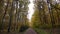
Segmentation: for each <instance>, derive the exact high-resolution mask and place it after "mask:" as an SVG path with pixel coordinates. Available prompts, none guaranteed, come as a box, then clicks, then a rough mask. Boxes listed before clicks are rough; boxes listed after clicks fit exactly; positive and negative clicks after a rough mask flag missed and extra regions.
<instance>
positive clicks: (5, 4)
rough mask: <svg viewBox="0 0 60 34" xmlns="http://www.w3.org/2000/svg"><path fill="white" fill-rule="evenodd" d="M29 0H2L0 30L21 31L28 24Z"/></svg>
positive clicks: (0, 0) (0, 3)
mask: <svg viewBox="0 0 60 34" xmlns="http://www.w3.org/2000/svg"><path fill="white" fill-rule="evenodd" d="M28 4H29V1H28V0H0V31H1V30H2V31H6V32H7V31H8V32H10V31H11V32H12V31H16V32H19V30H20V27H21V26H22V25H24V26H27V25H28V19H27V14H28Z"/></svg>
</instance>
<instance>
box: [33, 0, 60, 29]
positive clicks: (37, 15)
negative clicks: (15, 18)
mask: <svg viewBox="0 0 60 34" xmlns="http://www.w3.org/2000/svg"><path fill="white" fill-rule="evenodd" d="M34 3H35V12H34V14H33V16H32V25H33V27H35V28H59V27H60V2H58V0H57V1H56V0H47V1H46V0H35V2H34Z"/></svg>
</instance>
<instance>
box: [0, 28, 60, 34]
mask: <svg viewBox="0 0 60 34" xmlns="http://www.w3.org/2000/svg"><path fill="white" fill-rule="evenodd" d="M40 30H41V32H42V33H44V32H46V33H48V34H50V33H51V32H50V30H48V29H45V30H44V29H40ZM41 32H40V34H42V33H41ZM0 34H37V32H36V31H35V30H34V29H32V28H28V29H27V30H26V31H25V32H9V33H8V32H7V33H6V32H0ZM51 34H60V29H54V31H53V33H51Z"/></svg>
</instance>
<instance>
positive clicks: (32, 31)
mask: <svg viewBox="0 0 60 34" xmlns="http://www.w3.org/2000/svg"><path fill="white" fill-rule="evenodd" d="M24 34H37V33H36V32H35V31H34V30H33V29H32V28H29V29H27V30H26V32H25V33H24Z"/></svg>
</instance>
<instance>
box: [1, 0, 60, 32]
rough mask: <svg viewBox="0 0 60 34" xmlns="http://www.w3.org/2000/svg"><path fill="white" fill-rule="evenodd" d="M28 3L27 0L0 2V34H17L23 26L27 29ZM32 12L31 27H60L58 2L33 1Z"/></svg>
mask: <svg viewBox="0 0 60 34" xmlns="http://www.w3.org/2000/svg"><path fill="white" fill-rule="evenodd" d="M29 3H30V2H29V0H0V32H2V31H4V32H19V31H20V29H21V27H23V26H24V27H26V28H28V27H29V20H28V18H27V15H28V10H29V8H28V5H29ZM34 11H35V12H34V14H33V16H32V18H31V25H32V26H31V27H33V28H59V27H60V1H59V2H57V1H54V0H34ZM26 28H25V29H26Z"/></svg>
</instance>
